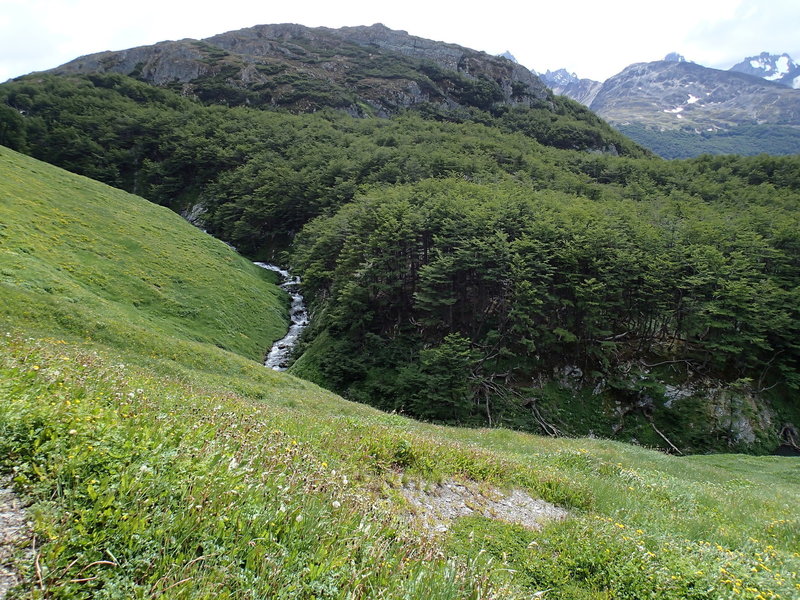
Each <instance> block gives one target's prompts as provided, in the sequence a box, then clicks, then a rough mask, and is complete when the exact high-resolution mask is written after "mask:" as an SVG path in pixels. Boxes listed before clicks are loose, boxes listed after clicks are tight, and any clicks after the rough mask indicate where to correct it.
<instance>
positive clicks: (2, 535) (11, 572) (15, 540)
mask: <svg viewBox="0 0 800 600" xmlns="http://www.w3.org/2000/svg"><path fill="white" fill-rule="evenodd" d="M27 535H28V524H27V522H26V520H25V512H24V510H23V508H22V503H21V502H20V500H19V498H17V496H15V495H14V493H13V492H12V491H11V489H10V488H9V487H8V483H7V482H4V481H0V600H2V599H3V598H5V597H6V594H7V593H8V590H10V589H11V588H12V587H14V586H15V585H17V584H19V583H20V579H19V575H18V572H17V569H16V565H15V563H14V557H13V555H14V550H15V548H17V547H18V546H19V544H20V543H21V542H22V541H23V540H24V539H25V538H26V537H27Z"/></svg>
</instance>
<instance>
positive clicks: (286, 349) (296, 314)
mask: <svg viewBox="0 0 800 600" xmlns="http://www.w3.org/2000/svg"><path fill="white" fill-rule="evenodd" d="M254 264H255V265H256V266H258V267H261V268H262V269H267V270H268V271H274V272H275V273H277V274H278V275H280V276H281V277H283V283H281V287H282V288H283V289H284V290H286V291H287V292H289V296H290V297H291V299H292V308H291V311H290V313H289V318H290V319H291V321H292V324H291V325H290V326H289V332H288V333H287V334H286V335H285V336H284V337H283V338H281V339H279V340H278V341H277V342H275V343H274V344H273V345H272V348H271V349H270V351H269V354H267V358H266V360H265V361H264V366H265V367H269V368H270V369H274V370H276V371H285V370H286V368H287V367H288V366H289V356H290V355H291V354H292V351H293V350H294V347H295V345H296V344H297V340H298V339H299V338H300V334H301V333H302V332H303V329H305V328H306V326H307V325H308V311H307V310H306V305H305V302H304V301H303V295H302V294H301V293H300V278H299V277H294V276H292V274H291V273H289V271H287V270H286V269H281V268H280V267H278V266H276V265H271V264H268V263H263V262H257V263H254Z"/></svg>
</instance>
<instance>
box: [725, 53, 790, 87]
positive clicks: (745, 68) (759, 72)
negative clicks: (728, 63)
mask: <svg viewBox="0 0 800 600" xmlns="http://www.w3.org/2000/svg"><path fill="white" fill-rule="evenodd" d="M730 70H731V71H736V72H738V73H745V74H747V75H755V76H756V77H761V78H762V79H766V80H767V81H774V82H776V83H780V84H782V85H785V86H787V87H791V88H795V89H798V88H800V64H798V63H796V62H795V61H794V60H793V59H792V57H791V56H789V55H788V54H786V53H785V52H784V53H783V54H770V53H769V52H762V53H761V54H759V55H757V56H748V57H747V58H745V59H744V60H743V61H742V62H740V63H737V64H735V65H733V66H732V67H731V68H730Z"/></svg>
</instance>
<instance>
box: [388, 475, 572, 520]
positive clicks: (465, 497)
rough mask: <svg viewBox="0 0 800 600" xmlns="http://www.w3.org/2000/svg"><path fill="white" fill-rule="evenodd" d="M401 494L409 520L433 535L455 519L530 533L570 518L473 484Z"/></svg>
mask: <svg viewBox="0 0 800 600" xmlns="http://www.w3.org/2000/svg"><path fill="white" fill-rule="evenodd" d="M400 492H401V493H402V495H403V496H404V497H405V499H406V500H407V501H408V502H409V504H410V505H411V507H412V510H413V514H412V519H415V520H417V521H418V522H419V523H420V524H421V525H422V526H423V527H425V528H426V529H429V530H431V531H434V532H444V531H447V529H448V528H449V527H450V523H452V522H453V520H454V519H457V518H458V517H465V516H467V515H472V514H479V515H483V516H484V517H488V518H490V519H498V520H501V521H506V522H507V523H516V524H518V525H522V526H523V527H528V528H529V529H541V528H542V526H543V525H544V524H545V523H547V522H548V521H562V520H564V519H566V518H567V516H568V514H569V513H567V511H566V510H564V509H563V508H559V507H558V506H556V505H554V504H550V503H549V502H545V501H544V500H538V499H536V498H533V497H531V496H530V494H528V493H527V492H523V491H522V490H513V491H512V492H510V493H504V492H502V491H500V490H499V489H497V488H494V487H490V486H486V485H485V484H484V485H478V484H477V483H473V482H458V481H454V480H450V481H445V482H443V483H437V484H424V483H407V484H405V485H403V487H402V488H401V489H400Z"/></svg>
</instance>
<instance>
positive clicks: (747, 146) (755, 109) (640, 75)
mask: <svg viewBox="0 0 800 600" xmlns="http://www.w3.org/2000/svg"><path fill="white" fill-rule="evenodd" d="M540 77H541V79H542V80H543V81H544V82H545V83H546V84H547V85H548V86H549V87H550V88H552V90H553V92H554V93H556V94H562V95H565V96H568V97H569V98H572V99H573V100H576V101H578V102H580V103H582V104H584V105H586V106H588V107H589V108H590V109H591V110H593V111H594V112H596V113H597V114H598V115H600V116H601V117H603V118H604V119H606V120H607V121H609V122H610V123H612V124H613V125H614V126H616V127H617V128H618V129H620V130H621V131H622V132H623V133H625V134H626V135H628V136H630V137H632V138H633V139H634V140H635V141H637V142H639V143H641V144H643V145H645V146H646V147H649V148H650V149H652V150H653V151H655V152H656V153H658V154H661V155H662V156H667V157H670V158H672V157H685V156H694V155H697V154H700V153H703V152H709V153H741V154H757V153H760V152H768V153H773V154H795V153H798V152H800V90H798V89H796V88H797V87H798V86H800V66H798V64H797V63H795V62H794V61H793V60H792V58H791V57H790V56H789V55H788V54H781V55H774V54H768V53H766V52H764V53H762V54H760V55H759V56H754V57H748V58H745V59H744V60H743V61H742V62H740V63H738V64H737V65H734V66H733V67H732V68H731V69H730V70H728V71H723V70H719V69H712V68H709V67H704V66H701V65H698V64H695V63H693V62H690V61H688V60H686V58H685V57H683V56H681V55H680V54H677V53H674V52H673V53H670V54H668V55H667V56H666V57H665V58H664V60H661V61H655V62H650V63H636V64H633V65H630V66H629V67H627V68H625V69H623V70H622V71H621V72H620V73H618V74H617V75H614V76H613V77H611V78H609V79H607V80H606V81H604V82H600V81H594V80H591V79H581V78H579V77H578V76H577V75H576V74H575V73H569V72H567V71H566V70H565V69H558V70H556V71H547V72H546V73H545V74H544V75H540Z"/></svg>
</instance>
